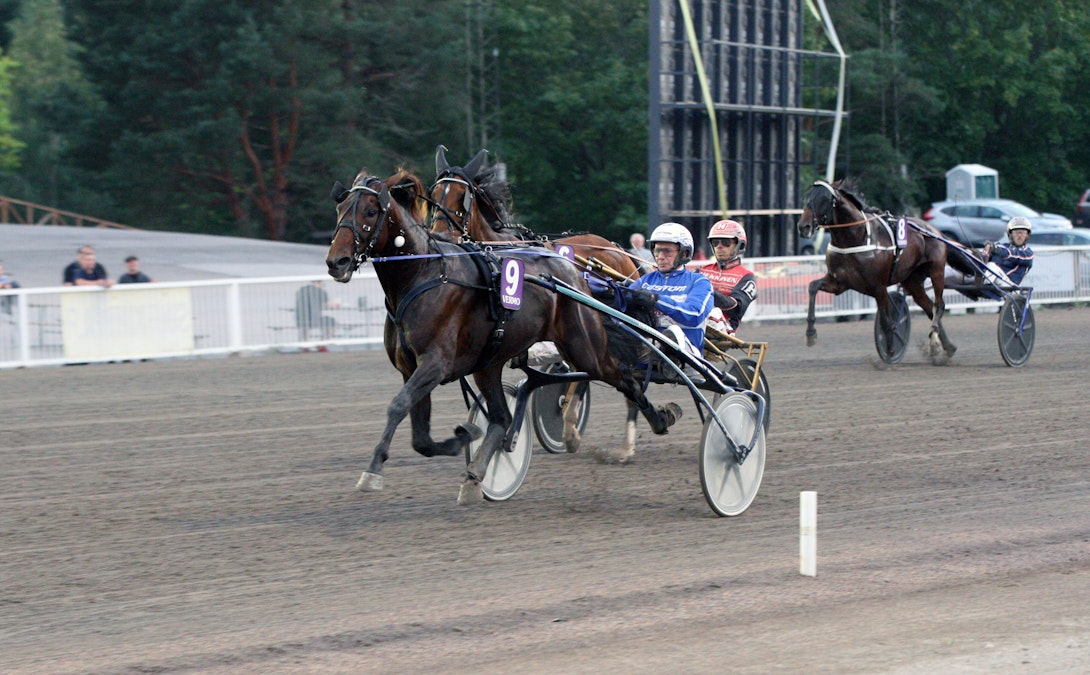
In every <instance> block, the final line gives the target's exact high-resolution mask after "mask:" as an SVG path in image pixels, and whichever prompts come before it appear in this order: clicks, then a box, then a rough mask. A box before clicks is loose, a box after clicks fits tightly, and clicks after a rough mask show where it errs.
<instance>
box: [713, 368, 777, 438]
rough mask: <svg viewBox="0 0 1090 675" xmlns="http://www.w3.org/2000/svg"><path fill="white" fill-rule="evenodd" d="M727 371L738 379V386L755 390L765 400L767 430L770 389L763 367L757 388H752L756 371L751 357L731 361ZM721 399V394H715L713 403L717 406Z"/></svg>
mask: <svg viewBox="0 0 1090 675" xmlns="http://www.w3.org/2000/svg"><path fill="white" fill-rule="evenodd" d="M727 372H728V373H730V374H731V375H733V376H734V379H736V380H738V386H739V387H742V388H743V389H749V390H751V391H756V392H757V393H758V394H760V395H761V398H763V399H764V400H765V419H764V427H765V431H766V432H767V431H768V425H769V422H770V420H771V419H772V391H771V390H770V389H769V388H768V379H766V378H765V371H764V368H762V369H761V375H760V377H758V378H757V388H756V389H755V390H754V389H753V373H755V372H757V362H756V361H754V360H753V359H738V361H737V363H735V362H731V363H730V366H729V368H728V369H727ZM721 399H722V397H721V396H716V399H715V404H716V405H717V406H718V404H719V401H720V400H721Z"/></svg>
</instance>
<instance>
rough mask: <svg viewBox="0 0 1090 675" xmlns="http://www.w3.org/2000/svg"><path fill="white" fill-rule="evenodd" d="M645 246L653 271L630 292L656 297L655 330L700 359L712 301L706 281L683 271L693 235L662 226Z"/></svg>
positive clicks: (675, 225)
mask: <svg viewBox="0 0 1090 675" xmlns="http://www.w3.org/2000/svg"><path fill="white" fill-rule="evenodd" d="M647 243H648V244H649V245H650V247H651V253H652V254H653V255H654V256H655V269H653V270H652V271H650V272H648V273H647V274H645V275H643V276H642V277H640V278H639V279H636V280H635V281H634V282H632V285H631V286H630V288H632V289H635V290H643V291H647V292H650V293H654V294H656V295H657V296H658V300H657V302H656V303H655V316H656V317H657V318H658V320H659V327H660V328H661V329H662V330H663V332H665V333H667V334H669V335H671V337H673V338H674V340H675V341H676V342H677V343H678V344H680V345H681V346H682V348H683V349H686V350H687V351H689V353H690V354H691V355H692V356H696V357H698V358H700V357H702V356H703V350H704V322H705V321H706V320H707V318H708V314H710V313H711V311H712V308H713V307H715V300H714V297H713V294H712V284H711V281H709V280H708V277H706V276H704V275H703V274H701V273H700V272H695V271H693V270H690V269H687V268H686V267H685V263H687V262H689V260H690V259H691V258H692V256H693V235H692V234H690V233H689V230H687V229H686V228H685V226H684V225H681V224H679V223H663V224H662V225H659V226H658V227H656V228H655V231H654V232H652V233H651V237H650V239H648V242H647Z"/></svg>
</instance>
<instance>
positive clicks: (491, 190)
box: [473, 166, 511, 230]
mask: <svg viewBox="0 0 1090 675" xmlns="http://www.w3.org/2000/svg"><path fill="white" fill-rule="evenodd" d="M473 183H474V184H475V185H476V186H477V187H478V188H479V189H480V190H481V192H483V193H484V195H485V197H487V198H488V206H489V207H491V208H484V209H482V210H481V215H482V216H484V219H485V220H486V221H487V222H488V224H489V225H490V226H491V227H492V229H494V230H496V229H500V228H505V227H508V226H509V224H510V222H511V183H510V181H507V180H505V179H503V178H500V175H499V171H498V168H497V167H495V166H489V167H485V168H483V169H481V170H480V171H479V172H477V175H476V176H474V177H473ZM487 211H491V213H487Z"/></svg>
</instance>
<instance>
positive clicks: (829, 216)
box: [809, 180, 879, 230]
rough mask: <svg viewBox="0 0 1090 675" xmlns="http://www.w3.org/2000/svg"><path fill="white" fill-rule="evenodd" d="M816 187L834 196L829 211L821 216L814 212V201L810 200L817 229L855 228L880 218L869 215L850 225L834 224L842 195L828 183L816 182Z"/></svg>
mask: <svg viewBox="0 0 1090 675" xmlns="http://www.w3.org/2000/svg"><path fill="white" fill-rule="evenodd" d="M814 187H821V188H824V189H826V190H828V191H829V194H830V195H831V196H832V199H833V201H832V203H831V204H829V209H828V211H822V213H821V214H820V216H819V215H818V213H817V212H816V211H814V199H813V197H811V198H810V200H809V209H810V213H812V214H813V219H812V220H813V223H814V227H815V228H817V227H824V228H825V229H827V230H828V229H832V228H837V227H853V226H855V225H863V224H865V223H867V222H869V221H871V220H874V219H875V218H878V217H879V216H877V215H869V216H868V215H864V216H863V219H862V220H853V221H851V222H849V223H834V222H833V219H834V218H835V217H836V207H837V205H838V204H839V203H840V193H839V192H838V191H837V189H836V188H835V187H833V186H832V185H830V184H829V183H828V182H826V181H823V180H816V181H814Z"/></svg>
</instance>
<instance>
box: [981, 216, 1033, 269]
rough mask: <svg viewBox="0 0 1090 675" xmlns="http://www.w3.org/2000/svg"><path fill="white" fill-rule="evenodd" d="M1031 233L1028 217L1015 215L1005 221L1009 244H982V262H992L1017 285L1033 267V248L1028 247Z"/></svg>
mask: <svg viewBox="0 0 1090 675" xmlns="http://www.w3.org/2000/svg"><path fill="white" fill-rule="evenodd" d="M1032 233H1033V223H1031V222H1030V221H1029V219H1028V218H1024V217H1022V216H1015V217H1014V218H1011V219H1010V221H1009V222H1008V223H1007V238H1008V239H1010V243H1009V244H992V243H988V244H985V245H984V262H986V263H992V264H994V265H995V266H996V267H998V268H999V269H1000V270H1002V271H1003V273H1004V274H1006V275H1007V278H1008V279H1010V280H1011V281H1013V282H1014V284H1015V285H1016V286H1017V285H1018V284H1021V283H1022V278H1023V277H1025V276H1026V272H1028V271H1029V268H1031V267H1033V250H1032V249H1030V247H1029V237H1030V234H1032Z"/></svg>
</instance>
